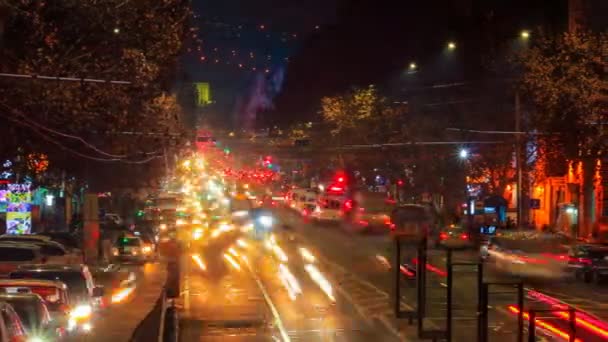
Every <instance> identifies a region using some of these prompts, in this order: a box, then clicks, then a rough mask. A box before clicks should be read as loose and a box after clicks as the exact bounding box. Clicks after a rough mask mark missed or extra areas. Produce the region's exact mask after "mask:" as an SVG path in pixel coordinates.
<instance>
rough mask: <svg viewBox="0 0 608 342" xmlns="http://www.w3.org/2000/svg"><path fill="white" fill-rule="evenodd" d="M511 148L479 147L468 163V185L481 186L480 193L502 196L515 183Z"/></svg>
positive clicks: (500, 146)
mask: <svg viewBox="0 0 608 342" xmlns="http://www.w3.org/2000/svg"><path fill="white" fill-rule="evenodd" d="M513 154H514V152H513V146H512V145H511V144H498V145H493V144H488V145H484V146H480V147H479V148H478V150H477V151H476V153H475V155H473V156H472V157H471V159H470V160H469V161H467V162H468V163H469V169H468V171H469V172H468V177H469V179H470V183H474V184H481V190H482V193H484V194H486V195H498V196H504V193H505V190H506V189H507V186H508V185H510V184H512V183H513V182H515V181H516V171H515V165H514V160H513V158H514V156H513Z"/></svg>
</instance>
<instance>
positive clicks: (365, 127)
mask: <svg viewBox="0 0 608 342" xmlns="http://www.w3.org/2000/svg"><path fill="white" fill-rule="evenodd" d="M406 111H407V108H406V107H404V106H391V105H389V101H388V99H387V98H386V97H383V96H381V95H380V94H379V92H378V89H377V88H376V87H375V86H373V85H370V86H368V87H367V88H354V89H352V90H351V91H349V92H347V93H345V94H342V95H337V96H330V97H324V98H322V99H321V115H322V117H323V120H324V121H325V122H326V123H328V124H329V125H330V126H331V135H332V137H333V138H334V139H335V140H336V142H337V143H338V144H340V145H345V144H379V143H388V142H393V141H396V140H399V139H401V138H402V134H401V129H402V122H403V118H404V115H405V113H406Z"/></svg>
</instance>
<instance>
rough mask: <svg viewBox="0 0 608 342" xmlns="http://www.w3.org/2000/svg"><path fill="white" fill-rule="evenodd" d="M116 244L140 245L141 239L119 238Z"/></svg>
mask: <svg viewBox="0 0 608 342" xmlns="http://www.w3.org/2000/svg"><path fill="white" fill-rule="evenodd" d="M116 245H118V246H123V247H139V246H140V245H141V240H140V239H139V238H118V240H116Z"/></svg>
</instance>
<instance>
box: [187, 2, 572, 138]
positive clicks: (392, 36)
mask: <svg viewBox="0 0 608 342" xmlns="http://www.w3.org/2000/svg"><path fill="white" fill-rule="evenodd" d="M564 1H565V0H563V1H562V0H511V1H501V0H425V1H404V0H306V1H302V0H299V1H298V0H257V1H251V0H216V1H198V2H197V4H196V6H197V7H196V8H195V11H196V14H197V18H196V19H195V26H198V27H199V32H198V33H197V38H196V39H195V41H194V42H193V45H192V48H191V51H190V52H189V53H188V54H187V55H186V57H185V58H184V65H185V71H186V73H187V74H188V75H189V78H191V79H192V80H195V81H209V82H211V87H212V92H213V96H214V99H215V100H216V101H217V104H216V106H215V107H214V110H215V111H218V112H222V113H223V116H224V117H226V118H231V120H228V121H231V122H232V124H233V125H235V126H237V127H238V126H239V125H241V124H242V123H243V118H242V116H243V115H244V114H243V111H247V110H246V108H251V107H255V111H256V112H257V123H258V125H260V123H261V124H263V125H268V124H275V123H279V124H288V123H291V122H294V121H297V120H316V119H317V118H318V116H317V115H318V114H317V111H318V106H319V100H320V98H321V97H322V96H326V95H331V94H335V93H339V92H342V91H344V90H346V89H348V88H349V87H351V86H353V85H362V86H364V85H367V84H371V83H376V84H381V85H382V84H388V83H390V81H391V80H394V79H398V78H399V77H400V76H401V75H402V73H403V72H404V70H405V69H406V68H407V65H408V64H409V63H410V62H412V61H415V62H416V63H417V64H418V65H420V66H421V67H422V68H424V74H423V75H424V79H423V81H424V82H427V83H432V82H437V81H441V82H449V81H455V80H461V79H463V78H471V77H476V76H478V74H479V69H480V67H481V64H482V60H481V58H480V55H481V54H480V51H492V50H493V49H495V48H497V46H498V45H499V44H498V43H497V41H502V40H503V39H506V38H509V37H513V36H516V35H517V33H518V32H519V30H521V29H522V28H534V27H535V25H540V24H542V25H546V24H547V23H549V24H550V25H554V26H559V25H558V24H557V23H558V22H560V23H561V22H563V15H562V14H563V2H564ZM196 40H199V42H196ZM450 40H454V41H456V42H458V50H457V52H456V53H454V54H453V56H452V57H451V58H452V60H451V61H447V60H445V56H442V52H443V51H444V49H445V44H446V43H447V41H450ZM449 63H453V64H458V65H457V67H454V65H450V64H449ZM421 74H422V73H421ZM260 79H264V80H265V81H264V85H263V88H265V89H266V90H267V91H265V93H266V95H265V97H266V99H265V100H264V101H262V102H264V103H263V104H261V105H260V103H259V102H260V101H257V102H255V103H253V104H252V103H251V98H252V97H256V96H259V92H256V91H254V90H252V89H253V88H255V85H256V84H259V82H258V81H259V80H260ZM269 89H270V90H269ZM266 102H272V104H270V103H266ZM248 104H250V105H251V106H248ZM224 114H225V115H224ZM245 116H246V115H245Z"/></svg>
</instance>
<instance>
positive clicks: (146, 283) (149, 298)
mask: <svg viewBox="0 0 608 342" xmlns="http://www.w3.org/2000/svg"><path fill="white" fill-rule="evenodd" d="M139 276H140V277H142V279H140V280H139V281H138V282H137V289H136V290H135V292H134V294H133V297H132V298H131V300H129V301H127V302H124V303H119V304H115V305H113V306H111V307H110V308H108V309H107V310H106V311H104V312H102V313H101V315H100V317H99V320H98V321H97V322H96V324H95V327H94V328H93V333H92V334H91V336H90V338H89V339H87V341H92V342H93V341H99V342H102V341H112V342H127V341H130V340H131V338H132V336H133V334H134V332H135V330H136V329H137V328H138V326H139V325H140V323H141V322H142V321H144V319H146V317H147V316H148V314H149V313H150V312H152V311H153V310H154V307H155V305H156V304H157V302H158V299H159V297H160V296H161V293H162V290H163V288H164V286H165V282H166V278H167V269H166V264H165V263H164V262H162V263H156V264H147V265H145V266H142V272H141V273H140V275H139Z"/></svg>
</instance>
